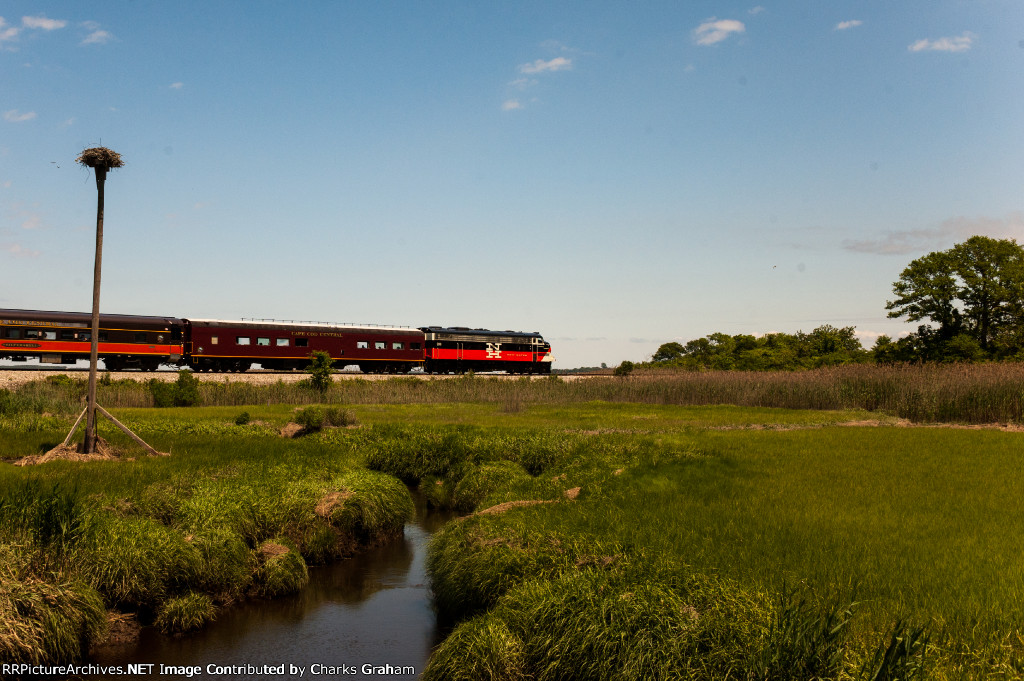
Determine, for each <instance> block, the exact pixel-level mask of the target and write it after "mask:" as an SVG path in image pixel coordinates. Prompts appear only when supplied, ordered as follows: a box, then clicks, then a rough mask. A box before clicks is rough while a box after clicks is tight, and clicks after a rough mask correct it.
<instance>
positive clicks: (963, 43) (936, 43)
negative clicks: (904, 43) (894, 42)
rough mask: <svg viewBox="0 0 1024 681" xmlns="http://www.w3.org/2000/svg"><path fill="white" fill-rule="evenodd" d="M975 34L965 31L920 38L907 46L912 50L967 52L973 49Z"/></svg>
mask: <svg viewBox="0 0 1024 681" xmlns="http://www.w3.org/2000/svg"><path fill="white" fill-rule="evenodd" d="M973 42H974V34H973V33H970V32H968V31H965V32H964V34H963V35H960V36H956V37H953V38H949V37H947V38H938V39H936V40H918V41H917V42H916V43H913V44H911V45H909V46H908V47H907V49H908V50H910V51H911V52H966V51H967V50H969V49H971V44H972V43H973Z"/></svg>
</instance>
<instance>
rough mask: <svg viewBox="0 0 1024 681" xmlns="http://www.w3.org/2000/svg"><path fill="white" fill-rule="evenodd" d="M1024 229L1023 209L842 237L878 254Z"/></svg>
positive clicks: (850, 245)
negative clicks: (996, 215) (867, 236)
mask: <svg viewBox="0 0 1024 681" xmlns="http://www.w3.org/2000/svg"><path fill="white" fill-rule="evenodd" d="M1022 233H1024V213H1010V214H1009V215H1007V216H1006V217H1005V218H987V217H979V218H967V217H963V216H958V217H955V218H950V219H948V220H943V221H942V223H940V224H939V225H938V226H936V227H927V228H924V229H908V230H902V231H891V232H886V233H885V234H884V235H883V236H881V237H879V238H877V239H863V240H854V239H847V240H845V241H843V248H844V249H846V250H848V251H854V252H857V253H871V254H875V255H906V254H908V253H920V252H923V251H930V250H935V249H942V248H948V247H949V246H952V245H953V243H954V242H956V241H961V240H964V239H968V238H970V237H972V236H974V235H978V234H980V235H983V236H990V237H993V238H996V239H1006V238H1017V237H1019V236H1020V235H1021V234H1022Z"/></svg>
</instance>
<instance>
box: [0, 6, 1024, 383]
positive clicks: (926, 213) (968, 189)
mask: <svg viewBox="0 0 1024 681" xmlns="http://www.w3.org/2000/svg"><path fill="white" fill-rule="evenodd" d="M1022 9H1024V8H1022V6H1021V3H1020V2H1019V1H1017V0H1012V1H1011V0H1003V1H999V0H993V1H985V0H975V1H970V2H968V1H953V0H928V1H916V0H912V1H907V2H896V3H894V2H888V1H880V0H879V1H870V2H852V1H850V2H844V1H836V2H828V3H821V2H814V3H810V2H786V3H777V4H776V3H768V2H766V3H763V4H757V3H735V2H686V3H682V2H642V3H624V2H564V3H550V2H544V3H540V2H537V3H533V2H524V3H478V2H464V3H456V2H382V3H352V2H299V3H282V2H234V3H232V2H214V3H208V2H178V3H134V2H104V3H81V2H20V1H19V0H6V1H5V2H4V3H3V4H2V5H0V17H2V19H0V271H2V272H3V273H4V275H5V276H3V277H2V278H0V281H2V282H3V283H2V284H0V307H10V308H29V309H54V310H82V311H87V310H88V309H89V308H90V306H91V299H92V298H91V295H92V294H91V280H92V277H91V274H92V262H93V250H92V249H93V240H94V225H95V202H96V190H95V183H94V182H93V179H92V176H91V175H90V174H89V172H88V171H87V170H85V169H83V168H81V167H79V166H77V165H76V164H75V163H74V159H75V157H76V156H77V155H78V152H80V151H81V150H82V149H85V148H87V147H92V146H98V145H101V144H102V145H103V146H107V147H110V148H112V149H114V150H116V151H118V152H119V153H121V154H122V155H123V157H124V158H125V161H126V163H127V165H126V166H125V167H124V168H123V169H120V170H116V171H112V172H111V174H110V176H109V179H108V181H107V185H106V197H107V206H106V220H105V237H106V243H105V247H104V259H103V264H104V280H103V281H104V284H103V291H102V308H103V310H104V311H106V312H118V313H139V314H168V315H174V316H181V317H196V318H209V317H214V318H218V317H219V318H231V319H237V318H241V317H267V318H278V319H312V320H324V321H339V322H356V323H381V324H396V325H409V326H423V325H433V324H444V325H461V326H473V327H489V328H500V329H506V328H508V329H520V330H526V331H540V332H541V333H543V334H544V336H545V337H546V338H548V339H549V340H550V341H551V342H552V345H553V346H554V351H555V352H554V354H555V357H556V360H557V361H556V365H555V366H556V367H563V368H568V367H574V366H581V365H596V364H600V363H601V362H606V363H608V364H609V365H615V364H617V363H618V362H620V361H622V360H625V359H629V360H633V361H636V360H642V359H645V358H647V357H649V356H650V354H651V353H652V352H653V351H654V350H655V349H656V348H657V347H658V345H660V344H661V343H664V342H667V341H671V340H681V341H685V340H689V339H692V338H697V337H700V336H703V335H706V334H708V333H712V332H716V331H724V332H726V333H731V334H735V333H752V334H761V333H765V332H769V331H787V332H794V331H797V330H801V329H802V330H804V331H810V330H811V329H812V328H814V327H816V326H818V325H821V324H826V323H827V324H832V325H834V326H848V325H853V326H856V327H857V330H858V332H859V333H860V334H861V338H862V339H863V341H864V343H865V345H867V346H870V345H871V344H872V343H873V341H874V337H876V336H877V334H880V333H887V334H890V335H897V334H899V333H900V332H901V331H906V330H911V327H910V326H909V325H907V324H905V323H903V322H902V321H899V320H889V319H887V318H886V316H885V312H886V311H885V302H886V300H887V299H888V298H891V297H892V283H893V282H894V281H895V280H896V279H897V278H898V276H899V273H900V271H901V270H902V269H903V268H904V267H905V266H906V265H907V263H909V262H910V260H912V259H913V258H916V257H918V256H920V255H922V254H924V253H927V252H929V251H932V250H937V249H945V248H948V247H950V246H952V245H953V244H954V243H958V242H960V241H963V240H964V239H966V238H967V237H969V236H971V235H972V234H986V235H989V236H994V237H1000V238H1002V237H1011V238H1016V239H1018V240H1022V237H1024V135H1022V134H1021V130H1022V123H1024V11H1022Z"/></svg>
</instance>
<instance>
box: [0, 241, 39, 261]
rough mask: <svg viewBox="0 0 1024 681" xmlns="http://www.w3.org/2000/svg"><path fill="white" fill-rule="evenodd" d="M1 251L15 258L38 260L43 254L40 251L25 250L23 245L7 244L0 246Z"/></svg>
mask: <svg viewBox="0 0 1024 681" xmlns="http://www.w3.org/2000/svg"><path fill="white" fill-rule="evenodd" d="M0 251H3V252H4V253H10V254H11V255H13V256H14V257H15V258H38V257H39V256H40V255H41V253H40V252H39V251H33V250H30V249H28V248H25V247H24V246H22V245H21V244H12V243H6V244H4V245H3V246H0Z"/></svg>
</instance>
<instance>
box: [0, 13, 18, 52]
mask: <svg viewBox="0 0 1024 681" xmlns="http://www.w3.org/2000/svg"><path fill="white" fill-rule="evenodd" d="M19 32H21V29H20V28H18V27H16V26H11V25H9V24H8V23H7V22H6V21H4V18H3V17H0V46H2V45H3V44H4V43H5V42H9V41H11V40H14V39H15V38H17V37H18V33H19Z"/></svg>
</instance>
